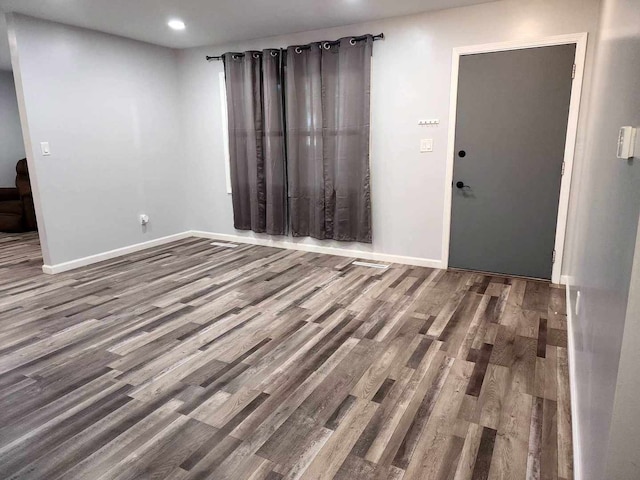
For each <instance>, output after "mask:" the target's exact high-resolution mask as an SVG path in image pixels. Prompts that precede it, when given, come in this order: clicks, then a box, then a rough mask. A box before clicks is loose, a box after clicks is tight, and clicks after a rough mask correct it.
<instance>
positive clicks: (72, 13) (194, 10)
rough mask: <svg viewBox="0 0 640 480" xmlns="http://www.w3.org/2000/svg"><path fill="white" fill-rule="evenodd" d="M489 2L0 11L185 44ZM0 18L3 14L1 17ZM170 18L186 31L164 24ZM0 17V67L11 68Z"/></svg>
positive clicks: (140, 1) (175, 1) (43, 1)
mask: <svg viewBox="0 0 640 480" xmlns="http://www.w3.org/2000/svg"><path fill="white" fill-rule="evenodd" d="M487 1H490V0H393V1H391V0H226V1H225V0H135V1H131V0H0V10H2V11H4V12H19V13H23V14H26V15H31V16H34V17H39V18H44V19H48V20H54V21H57V22H62V23H67V24H70V25H76V26H79V27H86V28H90V29H93V30H100V31H103V32H108V33H113V34H116V35H121V36H123V37H129V38H134V39H136V40H143V41H146V42H150V43H155V44H158V45H163V46H166V47H173V48H187V47H196V46H202V45H213V44H221V43H229V42H235V41H239V40H249V39H252V38H262V37H268V36H271V35H280V34H285V33H294V32H303V31H306V30H314V29H319V28H328V27H335V26H339V25H349V24H353V23H360V22H365V21H370V20H377V19H380V18H387V17H395V16H400V15H408V14H411V13H417V12H424V11H427V10H437V9H442V8H451V7H459V6H465V5H472V4H477V3H485V2H487ZM0 17H1V16H0ZM171 18H180V19H181V20H183V21H184V22H185V23H186V24H187V29H186V30H184V31H179V32H176V31H173V30H171V29H169V28H168V27H167V21H168V20H169V19H171ZM9 68H11V64H10V61H9V52H8V42H7V34H6V25H5V22H4V19H3V18H0V69H9Z"/></svg>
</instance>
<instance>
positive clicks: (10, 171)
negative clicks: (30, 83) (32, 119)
mask: <svg viewBox="0 0 640 480" xmlns="http://www.w3.org/2000/svg"><path fill="white" fill-rule="evenodd" d="M24 156H25V154H24V142H23V141H22V130H21V129H20V116H19V114H18V100H17V98H16V87H15V85H14V83H13V73H12V72H7V71H4V70H0V187H14V186H15V184H16V163H17V162H18V160H20V159H21V158H24Z"/></svg>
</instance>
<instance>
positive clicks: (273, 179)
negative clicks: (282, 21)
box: [224, 50, 287, 235]
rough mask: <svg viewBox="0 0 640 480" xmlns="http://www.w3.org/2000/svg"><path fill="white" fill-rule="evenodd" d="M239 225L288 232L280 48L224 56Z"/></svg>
mask: <svg viewBox="0 0 640 480" xmlns="http://www.w3.org/2000/svg"><path fill="white" fill-rule="evenodd" d="M224 65H225V78H226V88H227V104H228V112H229V156H230V163H231V196H232V201H233V220H234V226H235V228H236V229H238V230H253V231H255V232H266V233H269V234H272V235H284V234H285V233H286V223H287V222H286V189H285V178H286V177H285V150H284V149H285V145H284V126H283V107H282V68H281V53H280V51H279V50H265V51H264V52H245V53H244V54H234V53H226V54H225V55H224Z"/></svg>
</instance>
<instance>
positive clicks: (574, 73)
mask: <svg viewBox="0 0 640 480" xmlns="http://www.w3.org/2000/svg"><path fill="white" fill-rule="evenodd" d="M577 68H578V66H577V65H576V64H575V63H574V64H573V67H572V68H571V78H576V69H577Z"/></svg>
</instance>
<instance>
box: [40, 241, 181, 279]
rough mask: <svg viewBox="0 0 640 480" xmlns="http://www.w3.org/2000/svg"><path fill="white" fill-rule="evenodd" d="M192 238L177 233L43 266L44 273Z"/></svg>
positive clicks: (58, 271) (68, 268) (52, 272)
mask: <svg viewBox="0 0 640 480" xmlns="http://www.w3.org/2000/svg"><path fill="white" fill-rule="evenodd" d="M191 236H192V235H191V232H182V233H176V234H175V235H169V236H166V237H161V238H156V239H155V240H150V241H148V242H142V243H136V244H134V245H129V246H127V247H122V248H116V249H115V250H109V251H108V252H103V253H98V254H96V255H90V256H88V257H82V258H78V259H77V260H71V261H69V262H64V263H57V264H55V265H43V266H42V271H43V272H44V273H49V274H54V273H62V272H67V271H69V270H74V269H76V268H80V267H86V266H87V265H91V264H94V263H98V262H103V261H105V260H111V259H112V258H116V257H121V256H122V255H127V254H129V253H135V252H139V251H140V250H145V249H147V248H152V247H157V246H159V245H164V244H165V243H170V242H175V241H176V240H182V239H183V238H188V237H191Z"/></svg>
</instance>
